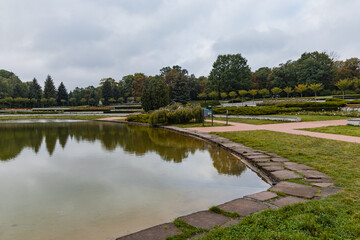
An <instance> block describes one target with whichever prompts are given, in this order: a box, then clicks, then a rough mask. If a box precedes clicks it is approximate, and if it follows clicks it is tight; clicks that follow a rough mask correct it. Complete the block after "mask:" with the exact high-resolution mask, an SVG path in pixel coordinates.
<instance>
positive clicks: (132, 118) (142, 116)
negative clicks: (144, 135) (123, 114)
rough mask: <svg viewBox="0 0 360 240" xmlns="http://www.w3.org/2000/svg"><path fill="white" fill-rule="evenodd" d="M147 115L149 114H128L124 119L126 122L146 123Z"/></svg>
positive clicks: (147, 120)
mask: <svg viewBox="0 0 360 240" xmlns="http://www.w3.org/2000/svg"><path fill="white" fill-rule="evenodd" d="M149 117H150V116H149V114H136V115H130V116H128V117H127V118H126V119H125V120H126V121H128V122H139V123H148V122H149Z"/></svg>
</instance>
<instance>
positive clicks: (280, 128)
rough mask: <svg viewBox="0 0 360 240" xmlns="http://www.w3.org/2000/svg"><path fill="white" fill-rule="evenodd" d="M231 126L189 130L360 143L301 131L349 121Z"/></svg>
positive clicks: (355, 140)
mask: <svg viewBox="0 0 360 240" xmlns="http://www.w3.org/2000/svg"><path fill="white" fill-rule="evenodd" d="M214 122H218V123H225V122H224V121H216V120H214ZM229 124H231V126H224V127H223V126H222V127H206V128H202V127H197V128H189V129H192V130H196V131H199V132H236V131H255V130H268V131H274V132H283V133H290V134H296V135H303V136H310V137H317V138H324V139H332V140H339V141H344V142H352V143H360V137H352V136H345V135H338V134H329V133H318V132H309V131H304V130H299V129H303V128H317V127H328V126H339V125H347V120H346V119H345V120H329V121H313V122H294V123H279V124H264V125H252V124H245V123H235V122H229Z"/></svg>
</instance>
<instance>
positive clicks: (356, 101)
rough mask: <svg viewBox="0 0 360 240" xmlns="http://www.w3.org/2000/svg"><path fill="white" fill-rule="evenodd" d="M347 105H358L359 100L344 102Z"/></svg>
mask: <svg viewBox="0 0 360 240" xmlns="http://www.w3.org/2000/svg"><path fill="white" fill-rule="evenodd" d="M346 103H347V104H360V100H352V101H346Z"/></svg>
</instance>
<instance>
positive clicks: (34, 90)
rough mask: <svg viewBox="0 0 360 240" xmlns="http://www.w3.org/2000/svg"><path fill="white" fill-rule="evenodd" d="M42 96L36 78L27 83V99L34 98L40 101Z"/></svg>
mask: <svg viewBox="0 0 360 240" xmlns="http://www.w3.org/2000/svg"><path fill="white" fill-rule="evenodd" d="M41 96H42V90H41V86H40V85H39V84H38V82H37V80H36V78H34V79H33V81H32V82H31V83H30V85H29V99H32V98H34V99H36V101H38V102H39V101H40V99H41Z"/></svg>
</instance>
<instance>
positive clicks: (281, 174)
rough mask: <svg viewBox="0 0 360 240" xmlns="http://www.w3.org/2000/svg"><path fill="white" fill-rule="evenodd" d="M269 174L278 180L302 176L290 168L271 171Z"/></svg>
mask: <svg viewBox="0 0 360 240" xmlns="http://www.w3.org/2000/svg"><path fill="white" fill-rule="evenodd" d="M271 174H272V175H274V176H275V177H277V178H278V179H280V180H286V179H294V178H302V176H300V175H299V174H297V173H295V172H293V171H290V170H280V171H275V172H271Z"/></svg>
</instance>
